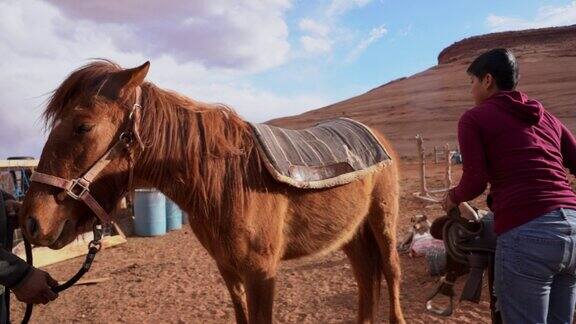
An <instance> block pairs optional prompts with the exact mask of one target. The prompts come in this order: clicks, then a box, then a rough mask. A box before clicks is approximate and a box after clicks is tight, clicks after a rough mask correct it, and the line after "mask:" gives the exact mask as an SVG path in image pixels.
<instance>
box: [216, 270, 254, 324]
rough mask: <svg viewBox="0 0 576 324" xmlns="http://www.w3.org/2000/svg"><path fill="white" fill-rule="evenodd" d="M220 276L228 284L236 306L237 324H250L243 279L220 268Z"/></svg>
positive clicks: (233, 303)
mask: <svg viewBox="0 0 576 324" xmlns="http://www.w3.org/2000/svg"><path fill="white" fill-rule="evenodd" d="M218 269H219V270H220V274H221V275H222V278H223V279H224V282H225V283H226V287H227V288H228V292H229V293H230V298H231V299H232V305H233V306H234V314H235V315H236V323H237V324H247V323H248V316H247V315H248V313H247V307H246V292H245V290H244V285H243V283H242V280H241V278H240V277H239V276H238V275H237V274H236V273H234V272H232V271H229V270H226V269H224V268H222V267H220V266H219V267H218Z"/></svg>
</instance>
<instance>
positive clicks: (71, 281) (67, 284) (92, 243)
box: [22, 224, 103, 324]
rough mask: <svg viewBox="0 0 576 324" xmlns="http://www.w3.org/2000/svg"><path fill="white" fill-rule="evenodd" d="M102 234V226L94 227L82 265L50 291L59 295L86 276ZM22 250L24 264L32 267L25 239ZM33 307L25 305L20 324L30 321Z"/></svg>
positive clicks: (98, 248) (28, 245)
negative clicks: (24, 253) (24, 255)
mask: <svg viewBox="0 0 576 324" xmlns="http://www.w3.org/2000/svg"><path fill="white" fill-rule="evenodd" d="M102 232H103V229H102V225H100V224H97V225H94V228H93V233H94V238H93V240H92V241H90V243H88V254H87V255H86V259H85V260H84V264H83V265H82V267H81V268H80V270H78V272H77V273H76V274H75V275H74V276H73V277H72V278H70V279H68V281H66V282H65V283H63V284H61V285H58V286H56V287H54V288H52V291H54V292H55V293H59V292H62V291H64V290H66V289H68V288H70V287H72V286H73V285H74V284H75V283H76V282H78V280H80V278H82V276H84V274H86V272H88V270H90V267H91V266H92V262H93V261H94V258H95V257H96V253H98V251H100V249H101V248H102ZM24 248H25V250H26V263H28V264H29V265H30V266H32V261H33V259H32V246H31V245H30V242H28V240H26V238H24ZM33 307H34V305H33V304H26V311H25V312H24V318H23V319H22V324H27V323H28V322H29V321H30V317H32V310H33Z"/></svg>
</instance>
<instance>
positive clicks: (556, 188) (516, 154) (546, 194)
mask: <svg viewBox="0 0 576 324" xmlns="http://www.w3.org/2000/svg"><path fill="white" fill-rule="evenodd" d="M458 142H459V144H460V150H461V153H462V160H463V162H464V164H463V173H462V178H461V179H460V183H459V184H458V186H457V187H455V188H454V189H452V190H451V191H450V192H449V194H450V197H451V199H452V201H453V202H455V203H461V202H465V201H469V200H472V199H474V198H476V197H478V196H479V195H480V194H482V193H483V192H484V190H485V189H486V187H487V185H488V183H490V195H491V196H492V199H493V201H492V208H491V209H492V211H493V212H494V215H495V221H494V229H495V231H496V233H497V234H502V233H504V232H506V231H508V230H510V229H512V228H514V227H517V226H520V225H522V224H524V223H527V222H529V221H531V220H532V219H534V218H537V217H538V216H540V215H543V214H545V213H548V212H551V211H553V210H555V209H558V208H571V209H576V195H575V194H574V192H573V190H572V188H571V186H570V182H569V180H568V173H567V171H566V168H568V170H569V171H570V172H571V173H572V174H576V140H575V139H574V136H573V135H572V133H571V132H570V131H569V130H568V129H567V128H566V127H565V126H564V125H563V124H562V123H561V122H560V121H559V120H558V119H557V118H556V117H554V116H553V115H552V114H550V113H549V112H548V111H547V110H546V109H545V108H544V107H543V106H542V104H541V103H540V102H538V101H536V100H533V99H530V98H528V96H527V95H526V94H524V93H521V92H519V91H500V92H498V93H496V94H495V95H493V96H492V97H490V98H488V99H486V100H485V101H484V102H483V103H482V104H480V105H478V106H476V107H474V108H472V109H470V110H468V111H466V112H465V113H464V114H463V115H462V117H461V118H460V121H459V123H458Z"/></svg>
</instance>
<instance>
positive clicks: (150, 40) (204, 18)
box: [48, 0, 291, 71]
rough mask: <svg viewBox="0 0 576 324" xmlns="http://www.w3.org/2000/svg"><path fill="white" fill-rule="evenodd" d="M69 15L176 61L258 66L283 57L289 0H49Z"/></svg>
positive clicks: (129, 45)
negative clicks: (172, 57)
mask: <svg viewBox="0 0 576 324" xmlns="http://www.w3.org/2000/svg"><path fill="white" fill-rule="evenodd" d="M48 1H49V2H51V3H52V4H53V5H54V6H56V7H58V8H59V9H61V10H62V12H63V13H64V15H65V16H67V17H69V18H70V19H71V21H73V22H74V23H76V22H77V21H90V22H94V23H98V24H99V25H100V27H101V28H103V29H110V28H114V29H116V31H117V32H112V33H108V35H109V36H110V38H111V40H112V41H113V42H114V44H115V45H116V47H118V48H119V49H121V50H123V51H140V52H143V53H145V54H146V55H149V56H158V55H161V54H164V53H170V54H171V55H172V56H174V57H175V58H176V59H178V61H179V62H190V61H192V62H199V63H201V64H203V65H205V66H208V67H220V68H229V69H235V70H243V71H244V70H247V71H262V70H265V69H267V68H270V67H275V66H279V65H281V64H283V63H285V62H286V60H287V59H288V53H289V51H290V44H289V42H288V40H287V38H288V27H287V25H286V23H285V21H284V13H285V12H286V10H287V9H289V8H290V6H291V0H261V1H254V0H252V1H243V2H242V5H239V4H238V1H235V0H195V1H188V0H170V1H157V0H139V1H137V0H127V1H76V0H48Z"/></svg>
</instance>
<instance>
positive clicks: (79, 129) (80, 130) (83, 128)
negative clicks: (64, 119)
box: [74, 124, 94, 135]
mask: <svg viewBox="0 0 576 324" xmlns="http://www.w3.org/2000/svg"><path fill="white" fill-rule="evenodd" d="M92 128H94V125H90V124H80V125H78V126H76V127H74V134H76V135H82V134H86V133H88V132H89V131H91V130H92Z"/></svg>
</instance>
